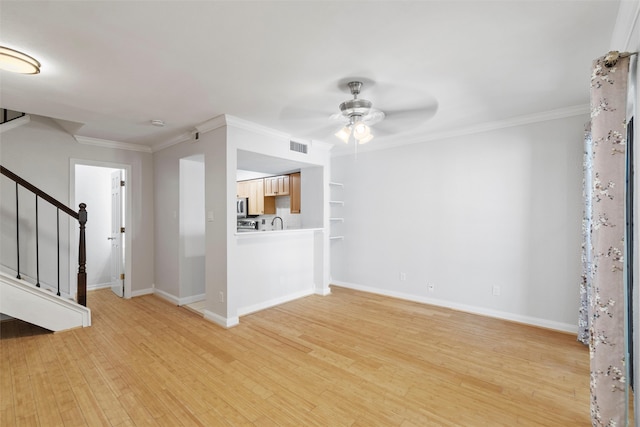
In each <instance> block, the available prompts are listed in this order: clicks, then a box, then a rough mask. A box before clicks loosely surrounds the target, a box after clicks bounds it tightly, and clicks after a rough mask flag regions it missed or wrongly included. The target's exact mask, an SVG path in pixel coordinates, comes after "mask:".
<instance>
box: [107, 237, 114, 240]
mask: <svg viewBox="0 0 640 427" xmlns="http://www.w3.org/2000/svg"><path fill="white" fill-rule="evenodd" d="M107 240H116V238H115V237H107Z"/></svg>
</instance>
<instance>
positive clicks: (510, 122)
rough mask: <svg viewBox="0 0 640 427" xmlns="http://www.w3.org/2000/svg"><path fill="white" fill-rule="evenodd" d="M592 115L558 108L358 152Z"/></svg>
mask: <svg viewBox="0 0 640 427" xmlns="http://www.w3.org/2000/svg"><path fill="white" fill-rule="evenodd" d="M590 113H591V108H590V106H589V104H584V105H574V106H571V107H566V108H558V109H555V110H549V111H544V112H541V113H534V114H527V115H523V116H515V117H511V118H509V119H505V120H496V121H493V122H486V123H480V124H478V125H473V126H468V127H464V128H459V129H456V130H452V131H445V132H439V133H432V134H427V135H424V136H419V137H415V138H410V139H406V140H403V141H400V142H398V141H393V143H392V145H390V144H378V145H372V146H371V147H367V148H366V149H364V150H358V151H360V152H369V151H377V150H385V149H389V148H396V147H401V146H404V145H411V144H419V143H421V142H432V141H440V140H443V139H449V138H456V137H460V136H466V135H474V134H478V133H483V132H490V131H493V130H499V129H506V128H510V127H516V126H524V125H528V124H532V123H539V122H546V121H550V120H558V119H565V118H568V117H575V116H580V115H587V116H588V115H589V114H590ZM352 154H353V153H352V152H347V151H345V152H340V153H336V154H335V155H334V157H340V156H350V155H352Z"/></svg>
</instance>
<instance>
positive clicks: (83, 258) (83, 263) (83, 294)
mask: <svg viewBox="0 0 640 427" xmlns="http://www.w3.org/2000/svg"><path fill="white" fill-rule="evenodd" d="M0 172H1V173H2V175H4V176H6V177H7V178H9V179H11V180H12V181H14V182H15V184H16V246H17V257H16V261H17V268H16V271H17V278H18V279H21V278H22V277H21V276H20V224H19V222H20V215H19V209H20V201H19V197H18V188H19V187H20V186H21V187H23V188H25V189H27V190H29V191H30V192H32V193H33V194H35V200H36V205H35V206H36V286H37V287H40V254H39V252H40V251H39V244H38V200H39V199H42V200H45V201H47V202H49V203H50V204H52V205H53V206H54V207H55V208H56V233H57V252H58V253H57V262H58V292H57V294H58V295H60V211H62V212H63V213H65V214H67V215H69V216H70V217H72V218H75V219H76V220H77V221H78V223H79V225H80V239H79V247H78V290H77V301H78V304H81V305H83V306H85V307H86V306H87V269H86V267H87V252H86V243H85V225H86V223H87V210H86V207H87V205H85V204H84V203H80V206H79V207H80V209H79V210H78V212H76V211H74V210H73V209H71V208H69V207H67V206H66V205H64V204H62V203H61V202H59V201H58V200H56V199H55V198H53V197H51V196H50V195H48V194H47V193H45V192H44V191H42V190H40V189H39V188H38V187H36V186H34V185H33V184H31V183H29V182H28V181H26V180H24V179H23V178H21V177H19V176H18V175H16V174H15V173H13V172H11V171H10V170H8V169H7V168H5V167H4V166H0Z"/></svg>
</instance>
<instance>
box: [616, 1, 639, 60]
mask: <svg viewBox="0 0 640 427" xmlns="http://www.w3.org/2000/svg"><path fill="white" fill-rule="evenodd" d="M639 17H640V1H621V2H620V6H619V7H618V16H617V18H616V23H615V25H614V27H613V33H612V35H611V44H610V46H611V50H618V51H621V52H623V51H636V50H638V49H640V35H639V32H640V31H639V30H638V29H637V25H638V20H639ZM634 32H635V35H636V38H635V40H633V36H634Z"/></svg>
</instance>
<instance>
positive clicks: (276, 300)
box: [238, 289, 315, 316]
mask: <svg viewBox="0 0 640 427" xmlns="http://www.w3.org/2000/svg"><path fill="white" fill-rule="evenodd" d="M314 293H315V292H314V290H313V289H308V290H304V291H300V292H295V293H293V294H289V295H285V296H282V297H278V298H273V299H270V300H268V301H265V302H261V303H259V304H253V305H249V306H247V307H242V308H239V309H238V316H246V315H247V314H251V313H255V312H256V311H260V310H265V309H267V308H271V307H275V306H276V305H280V304H284V303H286V302H290V301H293V300H296V299H298V298H304V297H308V296H309V295H313V294H314Z"/></svg>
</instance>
